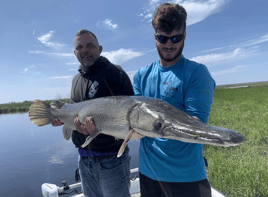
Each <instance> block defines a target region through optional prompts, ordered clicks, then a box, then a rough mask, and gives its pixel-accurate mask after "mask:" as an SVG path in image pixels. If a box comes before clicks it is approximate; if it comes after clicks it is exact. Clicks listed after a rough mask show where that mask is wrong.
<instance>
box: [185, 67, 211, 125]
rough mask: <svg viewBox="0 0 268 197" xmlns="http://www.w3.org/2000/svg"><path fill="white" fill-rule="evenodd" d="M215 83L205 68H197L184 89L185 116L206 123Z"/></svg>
mask: <svg viewBox="0 0 268 197" xmlns="http://www.w3.org/2000/svg"><path fill="white" fill-rule="evenodd" d="M214 89H215V82H214V80H213V78H212V77H211V75H210V73H209V71H208V70H207V68H206V67H205V66H204V65H202V66H198V67H197V69H196V70H195V71H194V72H193V74H192V76H191V79H190V80H189V84H188V85H187V88H186V93H185V97H184V104H185V109H186V112H187V114H189V115H191V116H195V117H197V118H198V119H199V120H200V121H201V122H204V123H207V121H208V117H209V112H210V108H211V105H212V100H213V93H214Z"/></svg>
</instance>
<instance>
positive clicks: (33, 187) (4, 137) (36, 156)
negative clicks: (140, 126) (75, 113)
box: [0, 113, 139, 197]
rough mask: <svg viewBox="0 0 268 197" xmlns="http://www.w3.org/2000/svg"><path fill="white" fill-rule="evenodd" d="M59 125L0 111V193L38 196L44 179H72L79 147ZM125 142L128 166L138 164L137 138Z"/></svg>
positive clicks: (56, 182)
mask: <svg viewBox="0 0 268 197" xmlns="http://www.w3.org/2000/svg"><path fill="white" fill-rule="evenodd" d="M61 129H62V127H52V126H51V125H47V126H43V127H37V126H36V125H34V124H33V123H32V122H30V121H29V118H28V113H23V114H4V115H0V134H1V135H0V177H1V178H0V188H1V190H0V196H5V197H6V196H8V197H19V196H25V197H26V196H27V197H29V196H31V197H32V196H33V197H35V196H40V197H41V196H42V193H41V185H42V184H43V183H53V184H56V185H58V186H61V181H63V180H65V181H67V184H71V183H75V178H74V174H75V170H76V169H77V165H78V164H77V163H78V151H77V149H76V148H75V147H74V145H73V143H72V141H71V140H69V141H66V140H65V139H64V138H63V135H62V131H61ZM128 144H129V148H130V156H131V168H137V167H138V148H139V140H135V141H130V142H129V143H128Z"/></svg>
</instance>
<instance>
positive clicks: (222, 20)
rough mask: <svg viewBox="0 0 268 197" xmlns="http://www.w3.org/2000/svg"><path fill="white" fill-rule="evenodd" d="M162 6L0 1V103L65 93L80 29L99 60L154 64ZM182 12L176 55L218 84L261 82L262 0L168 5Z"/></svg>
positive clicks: (264, 66) (144, 1)
mask: <svg viewBox="0 0 268 197" xmlns="http://www.w3.org/2000/svg"><path fill="white" fill-rule="evenodd" d="M163 2H165V1H161V0H136V1H130V0H113V1H110V0H109V1H108V0H98V1H93V0H87V1H83V0H81V1H74V0H46V1H36V0H9V1H1V2H0V24H1V28H0V35H1V36H0V42H1V48H0V50H1V51H0V57H1V58H0V91H1V96H0V103H9V102H22V101H25V100H28V101H32V100H34V99H41V100H50V99H57V98H67V97H69V95H70V88H71V81H72V78H73V77H74V76H75V75H76V74H77V69H78V66H79V63H78V61H77V60H76V57H75V56H74V53H73V43H74V35H75V34H76V32H77V31H78V30H80V29H88V30H91V31H92V32H94V33H95V34H96V35H97V37H98V40H99V42H100V44H101V45H102V46H103V53H102V55H103V56H106V57H107V58H108V59H110V61H112V62H113V63H115V64H119V65H121V66H122V67H123V68H124V69H125V71H126V72H127V73H128V74H129V76H130V78H131V79H132V78H133V75H134V73H135V71H137V70H138V69H139V68H140V67H143V66H146V65H147V64H150V63H152V62H153V61H155V60H158V59H159V57H158V53H157V51H156V48H155V41H154V36H153V33H154V31H153V28H152V25H151V18H152V14H153V12H154V9H155V7H156V6H157V5H158V4H159V3H163ZM168 2H173V3H179V4H181V5H183V6H184V7H185V9H186V11H187V12H188V19H187V36H186V41H185V47H184V51H183V55H184V56H185V57H186V58H188V59H191V60H194V61H197V62H199V63H203V64H205V65H206V66H207V67H208V69H209V71H210V72H211V74H212V76H213V78H214V79H215V81H216V83H217V85H223V84H233V83H244V82H255V81H268V23H267V19H268V12H267V10H268V3H267V0H259V1H247V0H173V1H168Z"/></svg>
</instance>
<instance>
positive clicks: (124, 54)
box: [101, 48, 144, 64]
mask: <svg viewBox="0 0 268 197" xmlns="http://www.w3.org/2000/svg"><path fill="white" fill-rule="evenodd" d="M101 55H103V56H104V57H106V58H108V59H109V60H110V61H111V62H112V63H114V64H121V63H124V62H126V61H128V60H131V59H134V58H136V57H139V56H142V55H144V54H143V53H141V52H136V51H132V49H123V48H121V49H119V50H117V51H111V52H103V53H102V54H101Z"/></svg>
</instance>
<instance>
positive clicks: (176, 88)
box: [133, 56, 215, 182]
mask: <svg viewBox="0 0 268 197" xmlns="http://www.w3.org/2000/svg"><path fill="white" fill-rule="evenodd" d="M133 88H134V93H135V95H136V96H138V95H142V96H146V97H153V98H160V99H162V100H164V101H166V102H167V103H169V104H171V105H173V106H175V107H177V108H179V109H180V110H182V111H185V112H186V113H187V114H189V115H191V116H196V117H198V118H199V119H200V121H202V122H204V123H207V122H208V117H209V112H210V108H211V104H212V97H213V92H214V89H215V81H214V80H213V78H212V77H211V75H210V73H209V71H208V69H207V68H206V66H204V65H202V64H199V63H196V62H193V61H190V60H188V59H186V58H184V56H182V57H181V58H180V59H179V61H178V62H177V63H176V64H175V65H173V66H171V67H168V68H164V67H162V66H161V65H160V62H159V60H158V61H155V62H153V63H152V64H150V65H148V66H146V67H142V68H140V69H139V70H138V71H137V72H136V74H135V76H134V84H133ZM202 152H203V145H202V144H194V143H185V142H181V141H177V140H170V139H163V138H149V137H144V138H142V139H141V140H140V149H139V171H140V173H142V174H143V175H145V176H147V177H149V178H151V179H153V180H160V181H166V182H194V181H200V180H204V179H206V177H207V176H206V169H205V163H204V159H203V156H202Z"/></svg>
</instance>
